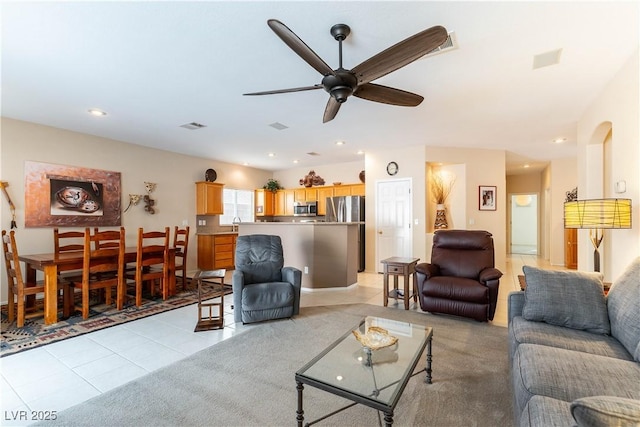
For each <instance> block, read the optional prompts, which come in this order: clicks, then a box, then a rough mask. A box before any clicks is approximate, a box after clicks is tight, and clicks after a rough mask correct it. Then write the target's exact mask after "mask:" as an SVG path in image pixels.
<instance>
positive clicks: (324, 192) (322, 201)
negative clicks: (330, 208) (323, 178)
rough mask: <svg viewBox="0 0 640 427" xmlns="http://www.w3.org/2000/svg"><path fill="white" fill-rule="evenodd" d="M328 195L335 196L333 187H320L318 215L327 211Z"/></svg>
mask: <svg viewBox="0 0 640 427" xmlns="http://www.w3.org/2000/svg"><path fill="white" fill-rule="evenodd" d="M327 197H333V187H319V188H318V215H325V214H326V213H327Z"/></svg>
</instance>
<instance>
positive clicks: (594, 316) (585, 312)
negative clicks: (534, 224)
mask: <svg viewBox="0 0 640 427" xmlns="http://www.w3.org/2000/svg"><path fill="white" fill-rule="evenodd" d="M522 270H523V271H524V276H525V280H526V282H527V287H526V289H525V292H524V307H523V309H522V317H524V318H525V319H526V320H531V321H536V322H545V323H549V324H552V325H557V326H564V327H567V328H572V329H580V330H583V331H589V332H594V333H600V334H609V333H610V332H611V328H610V325H609V317H608V314H607V304H606V299H605V296H604V292H603V287H602V274H601V273H585V272H578V271H554V270H542V269H539V268H536V267H529V266H524V267H523V268H522Z"/></svg>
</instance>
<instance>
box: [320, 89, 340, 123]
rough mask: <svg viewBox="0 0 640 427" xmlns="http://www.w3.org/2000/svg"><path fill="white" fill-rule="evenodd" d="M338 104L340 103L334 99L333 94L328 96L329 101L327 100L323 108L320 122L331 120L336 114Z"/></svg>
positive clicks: (338, 107)
mask: <svg viewBox="0 0 640 427" xmlns="http://www.w3.org/2000/svg"><path fill="white" fill-rule="evenodd" d="M340 105H342V104H341V103H339V102H338V101H336V99H335V98H334V97H333V96H330V97H329V101H328V102H327V106H326V107H325V109H324V116H323V117H322V123H327V122H330V121H331V120H333V119H334V117H335V116H336V114H338V110H339V109H340Z"/></svg>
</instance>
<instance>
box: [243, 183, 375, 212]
mask: <svg viewBox="0 0 640 427" xmlns="http://www.w3.org/2000/svg"><path fill="white" fill-rule="evenodd" d="M259 191H261V190H256V207H257V206H258V192H259ZM364 191H365V187H364V184H345V185H336V186H321V187H304V188H293V189H289V190H278V191H277V192H276V193H275V195H274V203H273V204H274V208H273V215H274V216H291V215H293V204H294V203H295V202H313V201H317V202H318V215H326V207H327V206H326V204H327V197H333V196H364ZM265 206H267V202H265ZM264 215H269V214H264ZM256 216H260V214H258V213H257V211H256Z"/></svg>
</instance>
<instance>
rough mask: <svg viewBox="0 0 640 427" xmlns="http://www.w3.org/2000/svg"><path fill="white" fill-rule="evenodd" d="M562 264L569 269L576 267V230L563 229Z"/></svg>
mask: <svg viewBox="0 0 640 427" xmlns="http://www.w3.org/2000/svg"><path fill="white" fill-rule="evenodd" d="M564 266H565V267H566V268H568V269H571V270H576V269H577V268H578V230H577V229H575V228H565V229H564Z"/></svg>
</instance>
